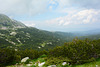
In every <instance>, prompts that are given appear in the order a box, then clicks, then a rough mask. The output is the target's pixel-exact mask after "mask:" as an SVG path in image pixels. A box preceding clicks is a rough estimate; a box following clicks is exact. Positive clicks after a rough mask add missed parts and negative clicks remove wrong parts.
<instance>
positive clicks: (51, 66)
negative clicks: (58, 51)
mask: <svg viewBox="0 0 100 67" xmlns="http://www.w3.org/2000/svg"><path fill="white" fill-rule="evenodd" d="M48 67H57V66H56V65H50V66H48Z"/></svg>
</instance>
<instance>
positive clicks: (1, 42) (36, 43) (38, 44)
mask: <svg viewBox="0 0 100 67" xmlns="http://www.w3.org/2000/svg"><path fill="white" fill-rule="evenodd" d="M91 32H93V31H89V33H91ZM97 32H98V31H97ZM89 33H88V31H86V32H78V33H70V32H50V31H45V30H40V29H37V28H34V27H27V26H25V25H24V24H23V23H21V22H19V21H16V20H12V19H10V18H9V17H8V16H6V15H3V14H0V48H15V49H30V48H32V49H37V50H44V49H46V50H48V49H52V48H54V47H56V46H61V45H63V44H64V43H65V42H69V41H72V40H73V38H75V37H76V36H77V37H79V38H80V39H84V38H90V39H98V38H100V35H99V34H98V35H91V34H89ZM92 34H93V33H92ZM90 35H91V36H90Z"/></svg>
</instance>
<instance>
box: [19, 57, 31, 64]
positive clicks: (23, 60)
mask: <svg viewBox="0 0 100 67" xmlns="http://www.w3.org/2000/svg"><path fill="white" fill-rule="evenodd" d="M28 59H29V57H25V58H23V59H22V60H21V63H23V62H26V61H27V60H28Z"/></svg>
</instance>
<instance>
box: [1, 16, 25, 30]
mask: <svg viewBox="0 0 100 67" xmlns="http://www.w3.org/2000/svg"><path fill="white" fill-rule="evenodd" d="M25 27H26V26H25V25H24V24H23V23H21V22H19V21H16V20H13V19H10V18H9V17H8V16H6V15H4V14H0V29H11V28H13V29H14V28H25Z"/></svg>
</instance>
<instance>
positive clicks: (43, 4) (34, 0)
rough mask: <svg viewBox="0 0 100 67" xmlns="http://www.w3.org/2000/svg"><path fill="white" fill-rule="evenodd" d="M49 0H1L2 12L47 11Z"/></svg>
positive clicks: (33, 13)
mask: <svg viewBox="0 0 100 67" xmlns="http://www.w3.org/2000/svg"><path fill="white" fill-rule="evenodd" d="M47 2H48V0H42V1H41V0H0V13H4V14H15V15H17V14H19V15H35V14H38V13H42V12H45V11H46V8H47V4H48V3H47Z"/></svg>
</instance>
